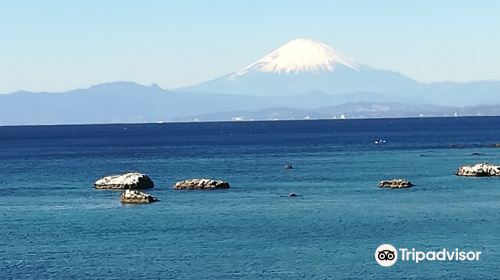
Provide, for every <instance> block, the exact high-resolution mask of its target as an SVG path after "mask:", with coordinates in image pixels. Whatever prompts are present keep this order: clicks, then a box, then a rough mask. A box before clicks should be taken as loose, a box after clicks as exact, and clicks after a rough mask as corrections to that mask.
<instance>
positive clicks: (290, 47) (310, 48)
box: [236, 39, 357, 76]
mask: <svg viewBox="0 0 500 280" xmlns="http://www.w3.org/2000/svg"><path fill="white" fill-rule="evenodd" d="M339 64H340V65H344V66H346V67H349V68H351V69H353V70H356V69H357V66H356V64H355V63H354V62H353V61H352V60H351V59H350V58H348V57H346V56H345V55H343V54H341V53H340V52H338V51H336V50H334V49H332V48H331V47H329V46H328V45H326V44H324V43H321V42H318V41H315V40H311V39H294V40H292V41H290V42H288V43H286V44H284V45H283V46H281V47H280V48H278V49H276V50H274V51H273V52H271V53H270V54H268V55H266V56H264V57H263V58H261V59H259V60H258V61H256V62H255V63H253V64H251V65H249V66H247V67H246V68H244V69H243V70H241V71H239V72H237V73H236V75H237V76H241V75H244V74H246V73H248V72H250V71H258V72H267V73H278V74H282V73H283V74H296V73H300V72H317V71H334V70H335V68H336V66H337V65H339Z"/></svg>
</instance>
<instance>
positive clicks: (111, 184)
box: [94, 172, 154, 189]
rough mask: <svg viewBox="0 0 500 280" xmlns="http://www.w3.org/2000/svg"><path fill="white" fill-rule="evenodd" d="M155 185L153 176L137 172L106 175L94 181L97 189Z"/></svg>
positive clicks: (137, 187) (140, 187) (141, 187)
mask: <svg viewBox="0 0 500 280" xmlns="http://www.w3.org/2000/svg"><path fill="white" fill-rule="evenodd" d="M153 187H154V183H153V181H152V180H151V178H149V177H148V176H146V175H145V174H142V173H136V172H132V173H125V174H121V175H113V176H106V177H104V178H101V179H99V180H97V181H95V183H94V188H96V189H148V188H153Z"/></svg>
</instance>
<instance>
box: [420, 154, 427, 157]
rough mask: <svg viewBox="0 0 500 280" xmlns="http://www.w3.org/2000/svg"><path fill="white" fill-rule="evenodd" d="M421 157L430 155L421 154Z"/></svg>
mask: <svg viewBox="0 0 500 280" xmlns="http://www.w3.org/2000/svg"><path fill="white" fill-rule="evenodd" d="M420 157H428V155H424V154H420Z"/></svg>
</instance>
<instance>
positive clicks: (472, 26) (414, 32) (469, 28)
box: [0, 0, 500, 93]
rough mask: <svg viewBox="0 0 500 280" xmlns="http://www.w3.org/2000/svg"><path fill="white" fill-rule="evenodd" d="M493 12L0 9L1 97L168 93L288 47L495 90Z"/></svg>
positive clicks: (277, 7)
mask: <svg viewBox="0 0 500 280" xmlns="http://www.w3.org/2000/svg"><path fill="white" fill-rule="evenodd" d="M498 15H500V1H493V0H491V1H481V0H479V1H463V0H454V1H453V0H449V1H445V0H436V1H431V0H428V1H416V0H415V1H368V0H366V1H347V0H346V1H292V0H288V1H278V0H273V1H257V0H253V1H229V0H226V1H215V0H205V1H194V0H193V1H189V0H186V1H180V0H179V1H148V0H144V1H139V0H137V1H126V0H119V1H118V0H106V1H102V0H96V1H94V0H85V1H76V0H73V1H65V0H60V1H51V0H46V1H23V0H0V92H2V93H5V92H10V91H15V90H20V89H23V90H33V91H63V90H68V89H73V88H81V87H87V86H89V85H93V84H98V83H102V82H111V81H118V80H127V81H135V82H138V83H143V84H150V83H157V84H159V85H160V86H162V87H164V88H175V87H179V86H184V85H192V84H196V83H198V82H202V81H206V80H209V79H212V78H215V77H218V76H220V75H223V74H226V73H229V72H232V71H234V70H238V69H241V68H242V67H244V66H246V65H248V64H250V63H252V62H253V61H255V60H256V59H258V58H260V57H261V56H263V55H265V54H267V53H268V52H270V51H272V50H273V49H275V48H277V47H279V46H280V45H282V44H284V43H286V42H287V41H289V40H291V39H294V38H297V37H307V38H313V39H316V40H319V41H322V42H325V43H327V44H329V45H330V46H332V47H333V48H335V49H337V50H339V51H341V52H343V53H344V54H346V55H348V56H349V57H351V58H353V59H354V60H355V61H356V62H358V63H361V64H366V65H370V66H372V67H377V68H382V69H390V70H394V71H398V72H401V73H403V74H405V75H407V76H409V77H411V78H414V79H417V80H419V81H423V82H434V81H445V80H446V81H470V80H485V79H497V80H500V20H499V16H498Z"/></svg>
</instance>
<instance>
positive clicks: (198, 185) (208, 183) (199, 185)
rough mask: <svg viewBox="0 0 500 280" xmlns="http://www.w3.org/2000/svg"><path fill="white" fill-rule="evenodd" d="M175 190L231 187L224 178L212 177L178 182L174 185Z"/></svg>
mask: <svg viewBox="0 0 500 280" xmlns="http://www.w3.org/2000/svg"><path fill="white" fill-rule="evenodd" d="M174 189H175V190H215V189H229V183H228V182H224V181H222V180H212V179H189V180H184V181H181V182H177V183H175V185H174Z"/></svg>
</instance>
